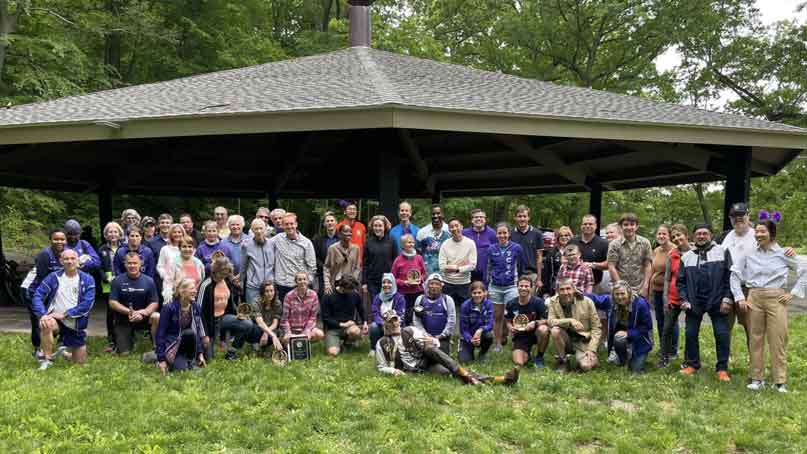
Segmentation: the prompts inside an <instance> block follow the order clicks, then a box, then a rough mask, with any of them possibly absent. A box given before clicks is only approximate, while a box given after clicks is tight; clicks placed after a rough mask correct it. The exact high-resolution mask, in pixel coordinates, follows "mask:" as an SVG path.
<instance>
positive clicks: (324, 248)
mask: <svg viewBox="0 0 807 454" xmlns="http://www.w3.org/2000/svg"><path fill="white" fill-rule="evenodd" d="M322 226H323V227H325V231H324V232H322V233H320V234H318V235H316V236H315V237H314V238H313V239H312V240H311V242H312V243H313V244H314V255H315V256H316V257H317V277H316V280H315V281H314V288H315V289H316V290H317V294H318V295H319V297H320V298H322V297H323V296H325V293H324V290H325V282H324V280H325V271H324V268H325V258H326V257H327V256H328V248H329V247H331V246H332V245H333V244H335V243H337V242H338V241H339V232H337V231H336V216H335V215H334V214H333V212H332V211H326V212H325V214H323V215H322ZM352 234H353V231H352V230H351V235H352Z"/></svg>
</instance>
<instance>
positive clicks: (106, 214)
mask: <svg viewBox="0 0 807 454" xmlns="http://www.w3.org/2000/svg"><path fill="white" fill-rule="evenodd" d="M98 221H99V224H100V230H99V231H98V237H97V238H99V239H100V241H101V242H103V241H104V227H106V225H107V223H108V222H111V221H112V190H111V188H110V187H109V186H108V185H103V184H102V185H101V186H99V187H98Z"/></svg>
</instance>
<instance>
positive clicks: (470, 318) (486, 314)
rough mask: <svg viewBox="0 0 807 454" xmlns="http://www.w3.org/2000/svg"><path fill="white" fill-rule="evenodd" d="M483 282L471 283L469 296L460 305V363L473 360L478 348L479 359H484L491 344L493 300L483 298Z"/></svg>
mask: <svg viewBox="0 0 807 454" xmlns="http://www.w3.org/2000/svg"><path fill="white" fill-rule="evenodd" d="M485 293H486V292H485V284H483V283H482V282H480V281H474V283H472V284H471V298H470V299H468V300H466V301H465V302H464V303H462V306H461V307H460V363H463V364H464V363H469V362H471V361H473V360H474V350H476V349H477V348H478V349H479V361H484V360H485V355H487V353H488V350H489V349H490V346H491V345H492V344H493V302H492V301H490V300H489V299H487V298H485V296H486V295H485Z"/></svg>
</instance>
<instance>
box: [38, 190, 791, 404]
mask: <svg viewBox="0 0 807 454" xmlns="http://www.w3.org/2000/svg"><path fill="white" fill-rule="evenodd" d="M343 213H344V217H343V219H341V220H337V217H336V215H335V214H334V213H332V212H328V213H326V214H325V215H324V216H323V223H322V229H321V231H322V233H321V234H319V235H317V236H316V237H314V238H313V239H311V240H309V239H308V238H307V237H306V236H304V235H303V234H302V233H301V232H300V231H299V229H298V225H297V216H296V215H295V214H294V213H291V212H285V211H284V210H282V209H280V208H277V209H274V210H271V211H270V210H269V209H267V208H259V209H258V211H257V213H256V215H255V217H254V219H253V220H252V221H251V222H250V224H249V232H248V233H247V232H246V231H245V220H244V218H243V217H242V216H240V215H237V214H235V215H228V212H227V210H226V209H225V208H224V207H217V208H216V209H215V210H214V212H213V220H210V221H207V222H205V223H204V224H203V228H202V232H201V233H200V232H199V231H197V230H195V228H194V223H193V219H192V217H191V216H190V215H188V214H182V215H180V217H179V223H176V224H175V223H174V221H173V217H172V216H171V215H170V214H162V215H160V216H159V217H158V218H157V219H156V220H155V219H153V218H150V217H144V218H142V219H141V217H140V215H139V214H138V213H137V212H136V211H135V210H132V209H127V210H125V211H124V212H123V213H122V216H121V222H120V223H118V222H110V223H108V224H107V225H106V227H105V228H104V231H103V234H104V240H105V242H104V244H103V245H101V246H100V247H99V248H98V252H97V253H96V251H95V249H94V248H93V247H92V245H90V244H89V243H88V242H87V241H85V240H82V239H81V226H80V225H79V224H78V222H76V221H75V220H68V221H67V222H66V223H65V226H64V228H61V229H56V230H54V231H53V232H51V235H50V242H51V244H50V245H49V246H48V247H46V248H45V249H44V250H43V251H42V252H41V253H40V254H39V255H38V256H37V257H36V260H35V262H36V266H35V268H34V270H32V272H31V274H30V275H29V278H28V279H26V282H25V283H24V284H23V285H24V287H25V288H26V289H27V290H26V295H27V297H28V298H29V300H30V309H31V310H30V312H31V341H32V344H33V346H34V354H35V356H36V357H37V359H38V360H39V363H40V368H41V369H47V368H48V367H49V366H50V365H51V364H52V362H53V361H54V360H55V359H56V358H58V357H60V356H64V357H72V358H73V360H75V361H77V362H83V361H85V360H86V356H87V354H86V346H85V342H86V334H85V332H86V327H87V321H88V317H89V313H90V310H91V308H92V306H93V303H94V301H95V300H96V298H105V299H106V300H107V301H108V304H107V320H106V321H107V333H108V334H107V339H108V343H109V345H108V347H107V351H108V352H116V353H118V354H122V355H124V354H128V353H129V352H131V351H132V350H133V347H134V342H135V340H136V339H138V338H148V339H150V342H151V343H152V345H151V349H150V350H149V351H148V352H147V353H146V354H145V355H144V357H143V360H144V361H147V362H156V364H157V365H158V367H159V368H160V369H161V370H162V371H163V372H167V371H169V370H182V369H189V368H193V367H197V366H204V365H205V364H206V363H207V362H209V361H211V360H212V359H213V358H214V357H215V354H216V350H217V348H218V349H220V350H223V352H224V357H225V358H226V359H235V358H237V357H238V355H239V351H240V350H241V349H242V348H243V347H244V346H245V345H251V346H252V348H253V349H255V350H257V351H259V352H263V351H265V352H272V351H282V350H284V349H285V345H286V344H288V342H289V340H290V338H291V337H292V336H304V337H305V338H306V339H307V340H308V341H309V342H318V341H322V342H324V344H325V351H326V353H327V354H328V355H330V356H337V355H339V354H340V352H341V351H342V350H344V349H346V348H348V349H355V348H358V347H359V345H360V344H361V342H362V339H363V338H364V337H368V338H369V354H370V355H371V356H373V357H374V358H375V360H376V362H377V366H378V370H379V371H381V372H383V373H388V374H394V375H401V374H404V373H409V372H425V371H430V372H436V373H441V374H450V375H453V376H454V377H456V378H457V379H459V380H461V381H462V382H464V383H468V384H478V383H485V382H488V383H504V384H512V383H515V382H517V380H518V372H519V368H521V367H523V366H527V365H529V364H532V365H534V366H535V367H536V368H543V367H544V366H545V365H544V354H545V352H546V351H547V349H548V346H549V345H550V343H551V344H552V346H553V351H554V354H555V358H554V363H555V365H556V367H557V368H558V369H560V370H569V369H571V368H572V367H575V368H576V369H578V370H581V371H589V370H592V369H594V368H596V367H597V366H598V362H599V351H600V350H601V349H604V350H606V351H607V352H608V356H607V357H608V361H609V362H612V363H615V364H619V365H625V366H626V367H629V368H630V370H632V371H634V372H641V371H642V370H644V368H645V363H646V362H647V357H648V355H649V354H650V352H651V351H652V350H653V348H654V346H655V345H656V343H655V342H654V334H653V330H654V327H653V318H655V323H656V331H658V340H659V342H658V351H657V358H658V359H657V367H659V368H665V367H667V366H668V365H669V364H670V362H671V361H672V360H673V359H674V358H676V357H677V356H678V351H679V349H678V339H679V333H678V329H679V317H680V314H681V313H682V312H683V313H684V314H685V326H686V329H685V336H684V337H685V347H684V361H683V362H682V368H681V373H683V374H685V375H692V374H694V373H695V372H697V371H698V370H699V369H700V367H701V362H700V353H699V342H698V340H699V330H700V325H701V322H702V320H703V318H704V315H706V314H708V315H709V319H710V320H711V323H712V325H713V328H714V335H715V343H716V351H717V365H716V372H717V377H718V379H719V380H721V381H730V379H731V378H730V376H729V374H728V362H729V356H730V345H731V330H732V326H733V324H734V323H735V320H737V321H739V322H740V324H741V325H742V326H743V327H744V329H745V332H746V339H747V347H748V351H749V356H750V382H749V384H748V387H749V389H754V390H758V389H761V388H763V387H764V386H765V384H764V370H765V368H764V362H763V358H764V355H763V350H764V340H765V339H767V340H768V343H769V347H770V349H771V362H772V377H773V384H774V385H775V388H776V389H777V390H779V391H782V392H784V391H786V387H785V384H786V364H787V362H786V347H787V303H788V302H789V301H790V299H792V297H793V296H794V295H796V296H800V297H804V294H805V291H807V270H805V269H803V268H801V267H799V266H798V263H797V261H796V258H795V257H794V253H793V250H792V249H790V248H787V249H783V248H781V247H780V246H779V245H778V244H777V243H776V223H775V222H773V220H771V219H764V220H760V222H758V223H757V225H756V226H754V225H753V224H752V222H751V220H750V217H749V211H748V209H747V207H746V205H745V204H741V203H740V204H735V205H734V206H732V209H731V213H730V216H731V220H732V223H733V226H734V227H733V230H731V231H729V232H727V233H726V234H724V235H722V236H723V238H720V241H715V240H713V238H712V235H713V232H712V229H711V227H710V226H708V225H705V224H701V225H697V226H695V228H694V229H692V231H691V232H690V231H689V229H687V228H686V227H685V226H683V225H681V224H675V225H673V226H671V227H670V226H667V225H660V226H658V227H657V228H656V229H655V247H654V245H653V244H651V241H650V240H648V239H647V238H644V237H642V236H641V235H639V234H638V228H639V219H638V218H637V216H636V215H634V214H631V213H626V214H624V215H622V216H621V218H620V219H619V222H618V223H615V224H611V225H608V226H607V227H606V229H605V233H606V235H605V238H603V237H601V236H599V234H598V224H597V221H598V220H597V219H596V218H595V217H594V216H592V215H586V216H584V217H583V218H582V221H581V224H580V232H579V234H578V235H576V236H575V235H574V234H573V231H572V229H571V228H570V227H569V226H562V227H560V228H558V229H557V230H556V231H554V232H552V231H543V230H541V229H539V228H536V227H534V226H531V225H530V211H529V208H528V207H526V206H518V207H517V208H516V210H515V213H514V217H513V221H514V223H513V225H510V224H508V223H505V222H500V223H498V224H495V225H494V226H493V227H491V226H489V225H488V223H487V217H486V213H485V212H484V211H483V210H481V209H475V210H473V211H471V213H470V220H471V225H470V226H468V227H465V226H464V225H463V222H462V220H461V219H459V218H457V217H452V218H450V219H449V220H448V221H446V220H445V218H444V215H443V210H442V207H441V206H440V205H439V204H435V205H432V207H431V210H430V220H431V222H430V223H429V224H427V225H425V226H422V227H420V226H417V225H416V224H414V223H413V222H412V215H413V213H412V206H411V205H410V204H409V203H407V202H401V203H400V205H399V209H398V217H399V220H400V222H399V224H397V225H395V226H392V225H391V223H390V221H389V220H388V219H387V218H386V217H385V216H381V215H377V216H373V217H372V218H371V219H370V221H369V223H368V225H367V227H365V225H364V224H363V223H362V222H360V221H359V220H358V219H357V207H356V205H355V204H354V203H350V202H348V203H346V205H345V206H344V207H343ZM718 243H719V244H718ZM790 271H797V272H798V276H799V279H798V282H797V284H796V286H795V287H794V288H793V289H786V288H785V287H786V285H787V278H788V273H789V272H790ZM139 333H146V334H145V336H138V334H139ZM57 335H58V336H59V338H60V339H61V346H60V347H58V348H55V336H57ZM508 342H511V343H512V351H511V358H512V362H513V364H514V366H515V367H514V368H513V369H512V370H510V371H508V372H507V373H505V374H503V375H501V376H497V377H486V376H483V375H480V374H477V373H475V372H472V371H470V370H468V369H466V368H465V367H466V366H467V364H469V363H472V362H474V361H484V360H485V358H486V357H487V356H488V355H489V353H490V350H491V349H492V350H493V351H494V352H495V353H497V354H498V353H501V352H502V351H503V346H504V345H506V344H507V343H508ZM454 353H456V359H455V356H454Z"/></svg>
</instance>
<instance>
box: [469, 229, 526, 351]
mask: <svg viewBox="0 0 807 454" xmlns="http://www.w3.org/2000/svg"><path fill="white" fill-rule="evenodd" d="M497 230H498V229H497ZM497 233H498V232H497ZM497 236H498V235H497ZM485 296H486V292H485V285H484V284H483V283H482V282H480V281H474V282H473V283H471V298H470V299H467V300H465V302H464V303H462V307H460V353H459V360H460V364H466V363H469V362H471V361H473V360H474V350H476V349H477V348H478V349H479V361H480V362H482V361H484V360H485V355H487V353H488V349H490V344H491V343H492V341H493V338H492V336H491V331H492V330H494V328H495V325H494V323H495V322H494V320H495V312H494V311H495V309H496V306H494V305H493V302H492V301H491V300H489V299H487V298H485ZM517 297H518V296H516V298H517ZM502 307H504V306H502Z"/></svg>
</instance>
